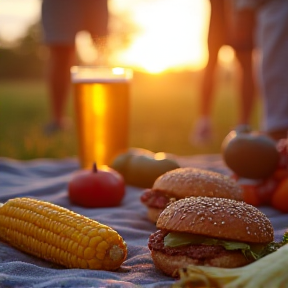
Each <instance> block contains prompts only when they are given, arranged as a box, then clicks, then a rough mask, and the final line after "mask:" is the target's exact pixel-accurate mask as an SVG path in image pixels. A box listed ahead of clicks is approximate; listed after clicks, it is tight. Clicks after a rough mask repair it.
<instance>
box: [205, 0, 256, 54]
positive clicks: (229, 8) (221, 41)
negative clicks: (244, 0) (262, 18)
mask: <svg viewBox="0 0 288 288" xmlns="http://www.w3.org/2000/svg"><path fill="white" fill-rule="evenodd" d="M210 4H211V14H210V23H209V30H208V46H209V49H213V48H214V49H217V48H218V49H219V48H220V47H221V46H223V45H230V46H232V47H233V48H234V49H235V50H252V49H253V47H254V46H255V45H254V26H255V20H254V12H253V11H252V10H244V11H237V10H236V9H234V7H233V3H232V1H229V0H210Z"/></svg>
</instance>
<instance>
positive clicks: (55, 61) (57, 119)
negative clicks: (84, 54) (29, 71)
mask: <svg viewBox="0 0 288 288" xmlns="http://www.w3.org/2000/svg"><path fill="white" fill-rule="evenodd" d="M74 52H75V50H74V47H70V46H50V63H49V67H48V93H49V97H50V107H51V122H52V123H54V124H55V125H58V126H59V127H61V126H62V125H63V117H64V114H65V107H66V104H67V98H68V93H69V88H70V68H71V66H72V64H73V60H74Z"/></svg>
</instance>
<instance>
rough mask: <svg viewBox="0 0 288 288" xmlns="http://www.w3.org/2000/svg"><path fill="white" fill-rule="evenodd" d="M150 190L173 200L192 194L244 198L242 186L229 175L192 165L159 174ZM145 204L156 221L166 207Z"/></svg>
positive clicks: (152, 220)
mask: <svg viewBox="0 0 288 288" xmlns="http://www.w3.org/2000/svg"><path fill="white" fill-rule="evenodd" d="M150 192H156V193H157V194H162V195H165V197H167V198H170V199H173V201H174V200H179V199H182V198H185V197H191V196H195V197H198V196H203V197H204V196H206V197H218V198H227V199H234V200H237V201H242V200H243V191H242V188H241V187H240V185H239V184H237V183H236V181H234V180H232V179H230V178H229V177H228V176H225V175H223V174H220V173H217V172H213V171H208V170H204V169H199V168H190V167H186V168H178V169H174V170H171V171H168V172H166V173H164V174H163V175H161V176H159V177H158V178H157V179H156V180H155V182H154V184H153V187H152V189H151V190H150ZM142 202H143V201H142ZM154 202H155V201H154ZM143 204H144V205H146V206H147V210H148V219H149V220H150V221H151V222H153V223H156V221H157V219H158V216H159V214H160V213H161V212H162V211H163V209H164V208H165V207H162V209H161V208H159V207H153V206H150V205H149V204H146V203H143ZM155 210H157V211H155ZM156 212H157V213H156Z"/></svg>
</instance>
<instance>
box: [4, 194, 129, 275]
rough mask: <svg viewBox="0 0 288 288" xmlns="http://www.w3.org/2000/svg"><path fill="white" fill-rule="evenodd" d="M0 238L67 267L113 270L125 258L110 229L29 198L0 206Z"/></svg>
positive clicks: (118, 238)
mask: <svg viewBox="0 0 288 288" xmlns="http://www.w3.org/2000/svg"><path fill="white" fill-rule="evenodd" d="M0 239H1V240H4V241H7V242H8V243H9V244H10V245H12V246H14V247H16V248H18V249H19V250H22V251H24V252H27V253H30V254H32V255H35V256H37V257H40V258H43V259H46V260H48V261H52V262H54V263H58V264H61V265H63V266H65V267H68V268H83V269H97V270H110V271H113V270H116V269H117V268H119V267H120V265H121V264H122V263H123V261H124V260H125V259H126V256H127V247H126V243H125V241H124V240H123V239H122V237H121V236H120V235H119V234H118V233H117V232H116V231H115V230H113V229H112V228H110V227H109V226H106V225H103V224H101V223H99V222H97V221H94V220H92V219H89V218H87V217H85V216H83V215H79V214H76V213H74V212H72V211H70V210H68V209H65V208H63V207H60V206H57V205H54V204H51V203H49V202H44V201H40V200H36V199H31V198H15V199H11V200H9V201H7V202H6V203H4V204H3V205H0Z"/></svg>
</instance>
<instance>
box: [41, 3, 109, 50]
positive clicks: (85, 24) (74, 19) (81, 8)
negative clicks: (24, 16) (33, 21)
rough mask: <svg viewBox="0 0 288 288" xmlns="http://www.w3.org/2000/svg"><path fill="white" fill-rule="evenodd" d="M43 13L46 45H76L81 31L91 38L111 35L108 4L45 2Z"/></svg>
mask: <svg viewBox="0 0 288 288" xmlns="http://www.w3.org/2000/svg"><path fill="white" fill-rule="evenodd" d="M41 13H42V14H41V16H42V27H43V41H44V42H45V43H47V44H56V45H57V44H58V45H73V44H74V43H75V36H76V34H77V32H79V31H87V32H89V33H90V34H91V36H92V37H103V36H106V35H107V33H108V31H107V29H108V4H107V0H43V2H42V10H41Z"/></svg>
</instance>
